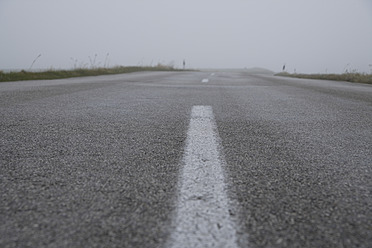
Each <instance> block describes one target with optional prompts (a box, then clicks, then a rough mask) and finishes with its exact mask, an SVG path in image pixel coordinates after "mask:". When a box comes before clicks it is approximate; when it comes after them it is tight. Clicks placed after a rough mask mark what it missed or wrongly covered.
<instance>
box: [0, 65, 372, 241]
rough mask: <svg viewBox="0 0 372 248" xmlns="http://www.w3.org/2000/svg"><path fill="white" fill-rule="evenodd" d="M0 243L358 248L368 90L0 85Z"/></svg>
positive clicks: (370, 229)
mask: <svg viewBox="0 0 372 248" xmlns="http://www.w3.org/2000/svg"><path fill="white" fill-rule="evenodd" d="M0 127H1V130H0V132H1V133H0V247H190V244H193V246H196V247H365V248H367V247H372V86H370V85H363V84H352V83H346V82H331V81H317V80H304V79H293V78H282V77H274V76H271V75H252V74H248V73H245V72H244V71H241V72H143V73H132V74H123V75H112V76H98V77H86V78H75V79H64V80H53V81H52V80H51V81H27V82H26V81H25V82H12V83H1V84H0Z"/></svg>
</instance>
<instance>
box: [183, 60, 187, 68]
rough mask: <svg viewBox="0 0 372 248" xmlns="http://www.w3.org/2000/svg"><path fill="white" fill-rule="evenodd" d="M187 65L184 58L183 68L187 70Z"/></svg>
mask: <svg viewBox="0 0 372 248" xmlns="http://www.w3.org/2000/svg"><path fill="white" fill-rule="evenodd" d="M185 66H186V61H185V60H183V69H184V70H185Z"/></svg>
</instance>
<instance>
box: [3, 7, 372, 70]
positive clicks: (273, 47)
mask: <svg viewBox="0 0 372 248" xmlns="http://www.w3.org/2000/svg"><path fill="white" fill-rule="evenodd" d="M39 54H41V56H40V57H39V58H38V59H37V61H36V62H35V64H34V65H33V69H36V68H54V69H71V68H74V67H75V66H76V67H91V66H115V65H124V66H128V65H156V64H158V63H162V64H174V65H175V66H176V67H182V61H183V59H185V60H186V66H187V67H188V68H190V67H191V68H245V67H247V68H250V67H263V68H267V69H270V70H273V71H280V70H281V68H282V66H283V64H284V63H285V64H286V66H287V67H286V68H287V70H288V71H289V72H293V71H294V70H295V69H296V71H297V72H305V73H324V72H329V73H330V72H336V73H341V72H344V70H345V69H348V70H352V69H355V70H358V71H360V72H370V71H371V69H372V1H371V0H311V1H309V0H280V1H279V0H157V1H154V0H131V1H129V0H105V1H103V0H63V1H62V0H0V69H29V68H30V66H31V64H32V62H33V60H34V59H35V58H37V56H38V55H39ZM94 60H95V61H94Z"/></svg>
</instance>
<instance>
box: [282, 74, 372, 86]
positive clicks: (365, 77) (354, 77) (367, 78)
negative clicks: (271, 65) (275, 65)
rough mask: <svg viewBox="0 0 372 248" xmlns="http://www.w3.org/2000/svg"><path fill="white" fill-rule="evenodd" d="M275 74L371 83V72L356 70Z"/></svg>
mask: <svg viewBox="0 0 372 248" xmlns="http://www.w3.org/2000/svg"><path fill="white" fill-rule="evenodd" d="M275 76H283V77H294V78H307V79H321V80H334V81H347V82H353V83H365V84H372V74H364V73H357V72H352V73H343V74H297V73H294V74H291V73H288V72H280V73H277V74H275Z"/></svg>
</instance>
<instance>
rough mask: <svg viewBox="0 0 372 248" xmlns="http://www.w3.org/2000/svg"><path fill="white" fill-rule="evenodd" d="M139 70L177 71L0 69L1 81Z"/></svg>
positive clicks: (116, 68) (136, 68)
mask: <svg viewBox="0 0 372 248" xmlns="http://www.w3.org/2000/svg"><path fill="white" fill-rule="evenodd" d="M139 71H177V69H174V68H173V67H171V66H164V65H158V66H154V67H152V66H148V67H141V66H130V67H124V66H118V67H112V68H94V69H74V70H47V71H41V72H30V71H24V70H22V71H20V72H3V71H0V82H10V81H22V80H45V79H62V78H71V77H85V76H98V75H110V74H121V73H130V72H139Z"/></svg>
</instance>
